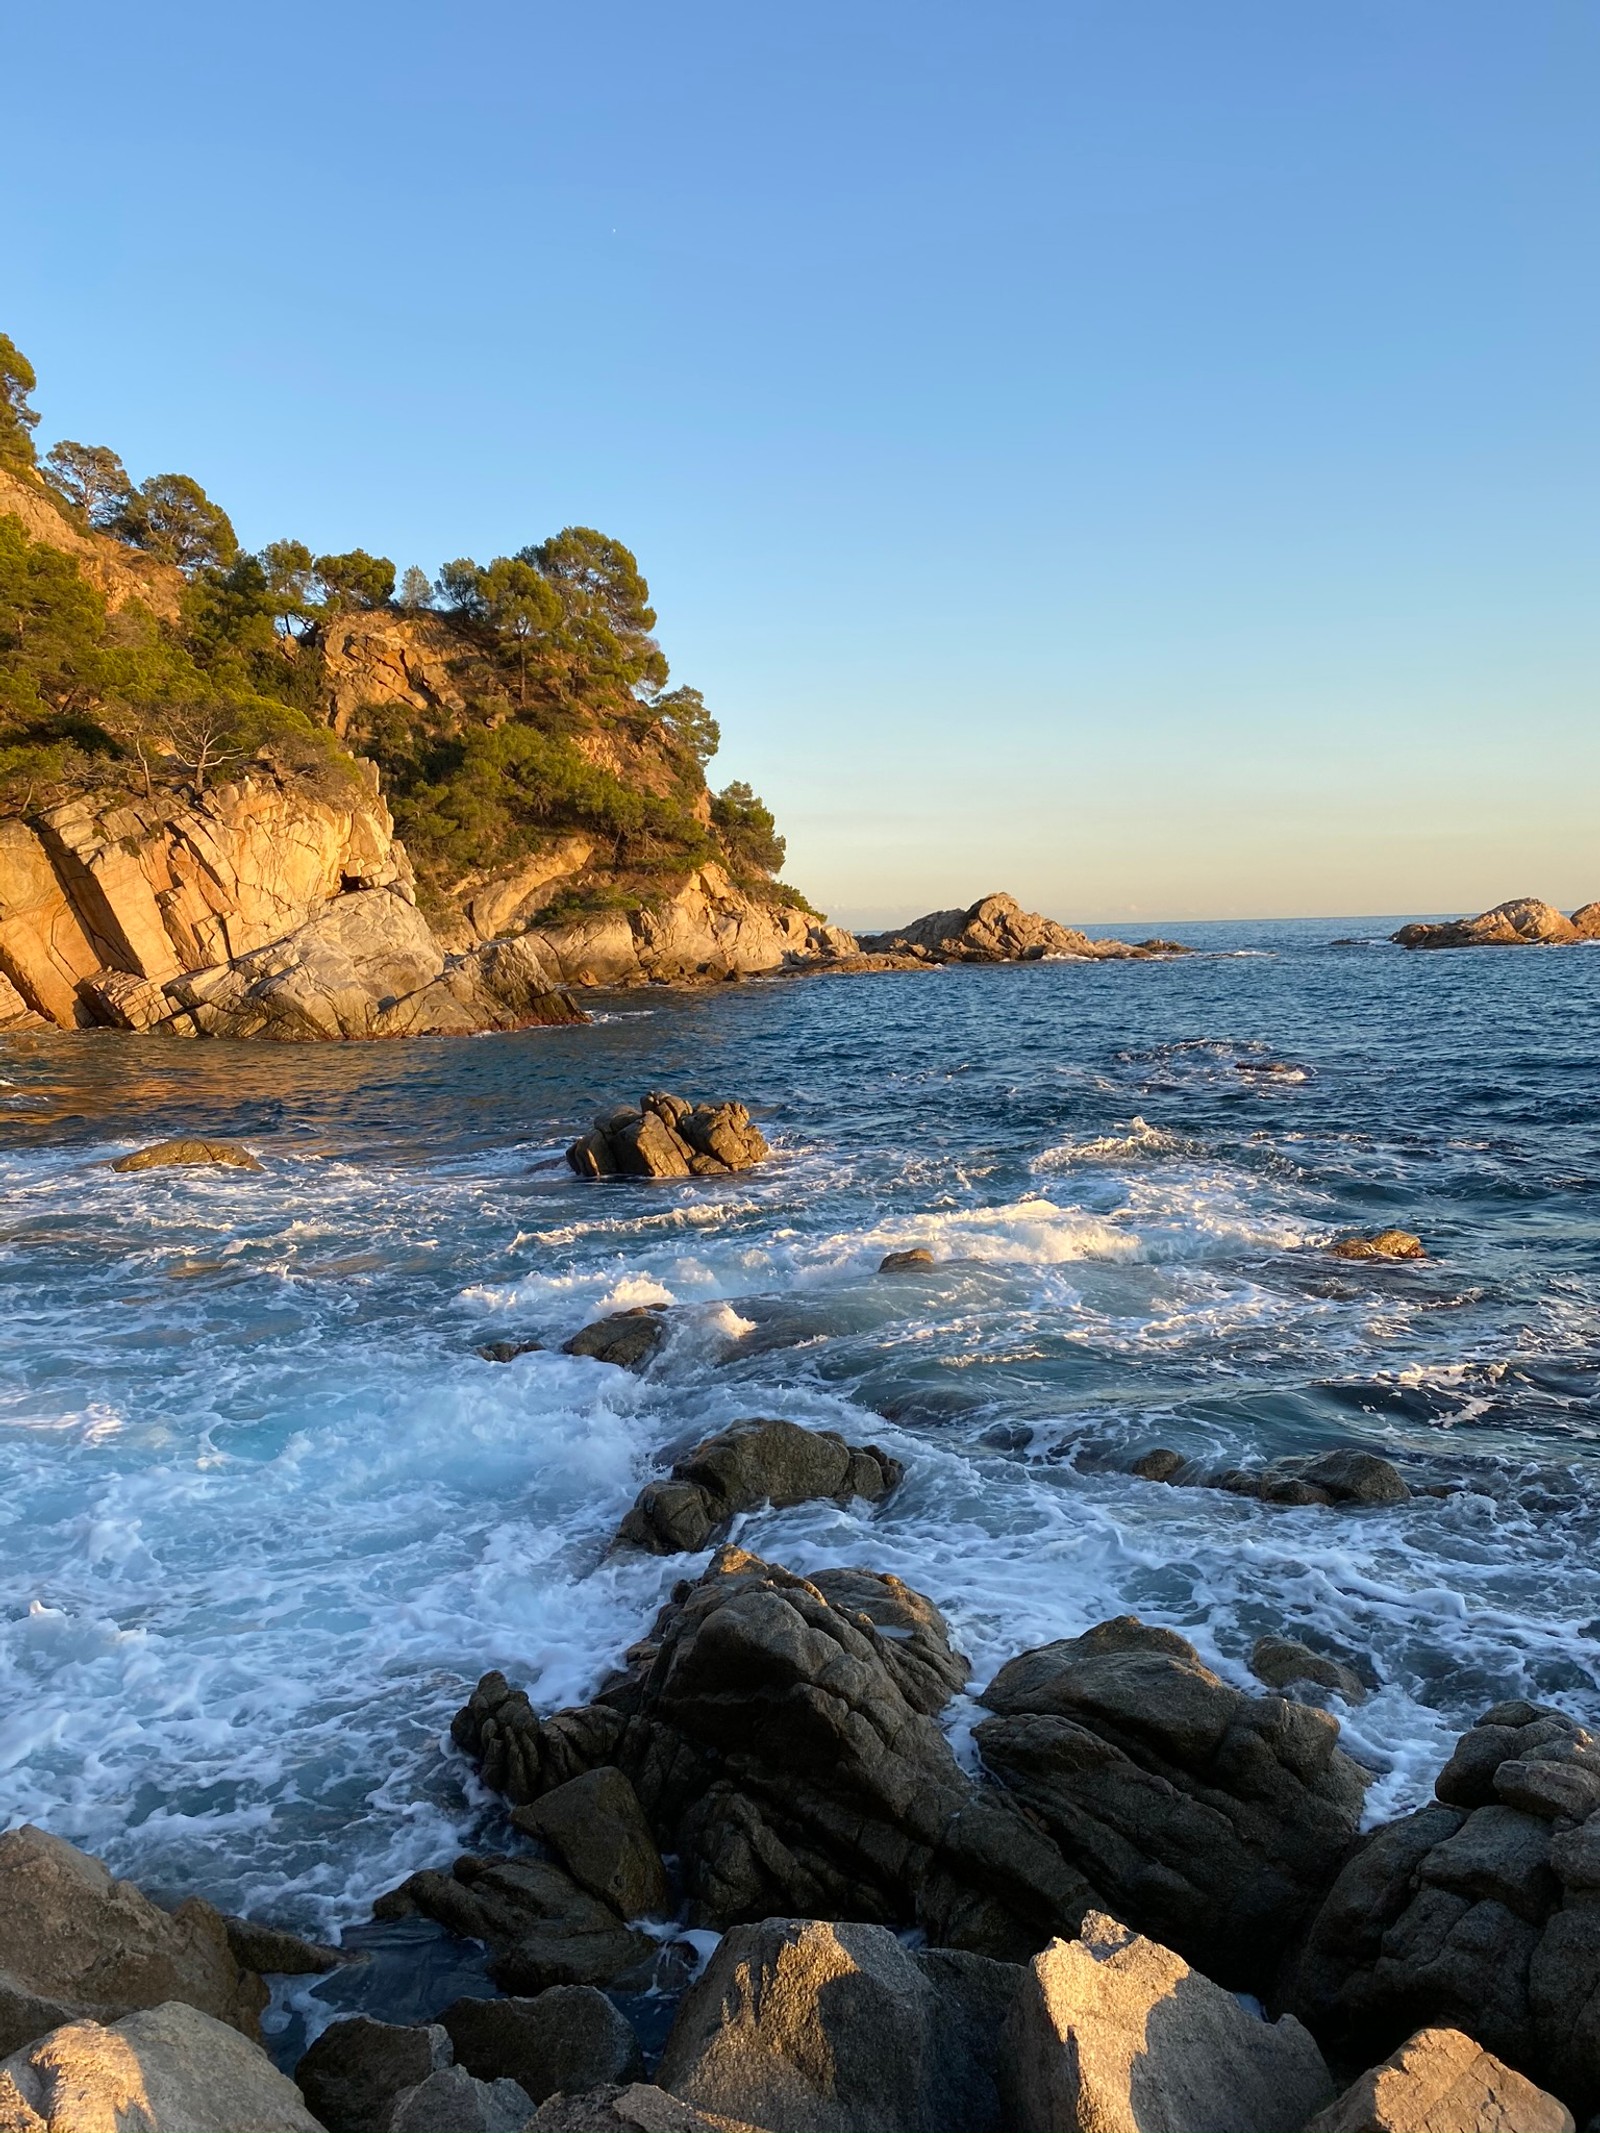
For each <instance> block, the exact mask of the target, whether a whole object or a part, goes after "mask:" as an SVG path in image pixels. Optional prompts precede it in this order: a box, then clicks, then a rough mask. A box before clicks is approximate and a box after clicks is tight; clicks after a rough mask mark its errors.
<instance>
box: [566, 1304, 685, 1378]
mask: <svg viewBox="0 0 1600 2133" xmlns="http://www.w3.org/2000/svg"><path fill="white" fill-rule="evenodd" d="M666 1335H667V1325H666V1320H665V1319H664V1318H663V1317H662V1316H661V1313H660V1312H659V1311H657V1310H655V1309H654V1308H653V1307H652V1306H651V1305H649V1304H636V1305H635V1306H634V1308H633V1309H632V1310H631V1311H614V1312H613V1313H612V1314H611V1316H610V1317H609V1318H597V1319H596V1320H595V1322H594V1324H593V1325H590V1326H585V1327H584V1328H583V1330H582V1332H581V1333H574V1334H573V1336H572V1338H571V1340H569V1341H563V1342H562V1343H561V1352H562V1354H563V1355H586V1356H589V1357H590V1358H591V1359H592V1360H593V1361H594V1362H597V1363H615V1364H616V1365H617V1367H618V1368H619V1369H621V1370H642V1369H643V1368H644V1366H645V1364H646V1363H648V1362H649V1360H650V1358H651V1356H653V1355H654V1354H655V1352H656V1350H657V1349H658V1348H659V1347H660V1346H661V1343H662V1342H663V1341H664V1340H665V1339H666Z"/></svg>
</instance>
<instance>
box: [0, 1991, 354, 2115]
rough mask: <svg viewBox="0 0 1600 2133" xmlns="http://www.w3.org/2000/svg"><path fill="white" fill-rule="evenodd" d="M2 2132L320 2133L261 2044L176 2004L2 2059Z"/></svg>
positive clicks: (55, 2037)
mask: <svg viewBox="0 0 1600 2133" xmlns="http://www.w3.org/2000/svg"><path fill="white" fill-rule="evenodd" d="M0 2126H3V2127H4V2128H5V2133H212V2129H217V2133H222V2129H226V2133H323V2129H322V2127H321V2125H320V2124H319V2122H318V2121H317V2120H316V2119H315V2118H313V2117H312V2115H311V2113H310V2112H309V2111H308V2110H307V2109H306V2105H305V2101H304V2099H303V2097H302V2096H301V2094H300V2091H299V2090H298V2089H297V2088H296V2087H295V2085H294V2083H293V2082H292V2081H291V2080H289V2078H288V2076H287V2075H285V2074H280V2073H279V2072H278V2069H277V2068H276V2067H275V2066H274V2065H273V2063H272V2061H271V2060H270V2059H269V2058H268V2057H267V2055H266V2053H265V2052H264V2051H262V2050H261V2049H260V2047H259V2046H258V2045H255V2044H251V2043H249V2042H248V2041H247V2040H246V2039H245V2038H244V2037H242V2036H240V2035H239V2033H238V2031H237V2030H235V2029H231V2028H229V2027H228V2026H227V2025H226V2024H225V2023H222V2022H218V2021H215V2020H213V2018H212V2017H211V2016H210V2015H207V2014H202V2013H201V2012H200V2010H199V2009H198V2008H197V2007H191V2006H189V2005H188V2004H187V2003H185V2002H183V2001H180V2000H168V2001H165V2002H163V2003H162V2004H161V2005H160V2006H158V2007H148V2008H141V2009H140V2010H139V2011H138V2012H137V2013H135V2014H130V2015H124V2016H123V2017H122V2019H121V2020H120V2021H118V2022H113V2023H111V2024H110V2025H109V2026H106V2027H102V2025H101V2024H100V2023H98V2022H87V2021H86V2022H74V2023H72V2024H71V2025H69V2026H68V2027H66V2028H64V2029H56V2030H52V2031H51V2033H50V2034H49V2036H47V2037H39V2038H36V2039H35V2040H34V2041H33V2042H32V2043H30V2044H28V2045H25V2046H24V2047H23V2049H22V2050H21V2051H18V2052H13V2053H12V2055H11V2057H10V2058H9V2059H7V2060H6V2061H5V2063H4V2064H3V2065H0Z"/></svg>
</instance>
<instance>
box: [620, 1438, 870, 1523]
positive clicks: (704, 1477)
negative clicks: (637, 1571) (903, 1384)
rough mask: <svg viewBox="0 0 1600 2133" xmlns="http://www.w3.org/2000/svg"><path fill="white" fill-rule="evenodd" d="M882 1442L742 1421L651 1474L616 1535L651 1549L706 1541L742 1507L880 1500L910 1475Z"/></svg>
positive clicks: (777, 1507) (755, 1508) (778, 1508)
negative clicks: (666, 1470)
mask: <svg viewBox="0 0 1600 2133" xmlns="http://www.w3.org/2000/svg"><path fill="white" fill-rule="evenodd" d="M904 1475H905V1469H904V1468H903V1467H902V1466H901V1464H900V1462H899V1460H898V1459H895V1458H892V1457H891V1456H890V1454H889V1453H888V1452H885V1451H880V1449H879V1448H878V1446H877V1445H875V1444H847V1443H846V1442H845V1440H844V1438H843V1437H841V1436H840V1435H839V1433H838V1432H837V1430H831V1429H802V1428H801V1427H800V1425H799V1423H797V1422H761V1421H752V1422H735V1423H734V1424H733V1425H732V1426H731V1427H730V1428H728V1429H725V1430H720V1431H719V1432H718V1433H717V1435H716V1436H714V1437H707V1438H706V1440H705V1441H704V1443H702V1444H697V1445H696V1446H695V1448H694V1450H693V1451H692V1452H687V1453H685V1455H684V1457H683V1458H681V1459H680V1460H678V1461H677V1463H676V1464H675V1465H674V1467H673V1469H672V1473H671V1476H670V1477H669V1478H668V1479H667V1480H665V1481H651V1482H647V1483H646V1484H645V1486H644V1488H643V1489H641V1491H640V1492H639V1499H638V1501H637V1503H635V1505H634V1507H633V1509H632V1510H631V1511H630V1512H629V1513H628V1515H627V1517H626V1518H624V1520H623V1521H622V1524H621V1526H620V1527H619V1528H618V1529H617V1540H618V1542H619V1543H623V1544H625V1545H627V1546H629V1547H633V1548H643V1549H644V1550H646V1552H647V1553H649V1554H651V1555H675V1554H678V1553H681V1552H692V1551H693V1550H695V1549H699V1548H704V1547H705V1546H706V1545H707V1543H708V1542H709V1541H710V1540H711V1539H712V1537H713V1536H714V1535H715V1534H716V1533H717V1531H718V1529H719V1527H722V1526H725V1525H726V1524H727V1522H728V1521H729V1519H731V1518H733V1517H734V1516H735V1515H736V1514H737V1513H738V1512H740V1511H754V1510H757V1509H758V1508H759V1507H760V1506H761V1505H762V1504H768V1503H770V1504H771V1505H772V1506H773V1508H774V1509H775V1510H782V1509H783V1508H785V1507H786V1506H787V1505H789V1504H797V1503H809V1502H811V1501H813V1500H815V1499H816V1498H819V1497H830V1496H831V1497H834V1498H836V1499H837V1500H838V1501H840V1502H841V1503H842V1502H844V1501H845V1500H846V1499H847V1498H849V1497H851V1496H860V1497H862V1498H864V1499H865V1501H866V1502H868V1503H876V1502H877V1501H878V1500H879V1498H880V1497H883V1496H886V1495H887V1494H888V1493H889V1491H890V1490H891V1489H893V1488H897V1487H898V1486H899V1484H900V1482H901V1481H902V1479H903V1478H904Z"/></svg>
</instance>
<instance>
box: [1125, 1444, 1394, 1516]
mask: <svg viewBox="0 0 1600 2133" xmlns="http://www.w3.org/2000/svg"><path fill="white" fill-rule="evenodd" d="M1146 1478H1148V1479H1151V1480H1158V1481H1160V1480H1165V1481H1177V1480H1179V1479H1181V1478H1182V1477H1180V1476H1178V1475H1176V1474H1165V1475H1161V1474H1157V1475H1150V1476H1147V1477H1146ZM1196 1485H1197V1486H1199V1487H1201V1488H1208V1489H1223V1490H1225V1491H1226V1492H1227V1493H1228V1495H1230V1496H1253V1497H1255V1498H1256V1499H1257V1500H1258V1501H1259V1502H1261V1503H1270V1504H1278V1505H1281V1506H1293V1505H1302V1504H1340V1505H1345V1506H1350V1505H1382V1504H1396V1503H1404V1502H1405V1501H1406V1499H1407V1498H1408V1497H1409V1496H1410V1495H1411V1493H1412V1492H1411V1489H1410V1487H1409V1485H1408V1483H1407V1482H1406V1479H1405V1476H1404V1475H1403V1474H1402V1473H1401V1472H1400V1469H1399V1468H1398V1467H1397V1466H1395V1465H1394V1464H1393V1462H1392V1461H1390V1460H1388V1459H1382V1458H1380V1457H1379V1456H1378V1454H1377V1453H1376V1452H1363V1451H1356V1450H1352V1449H1346V1450H1342V1451H1336V1452H1326V1453H1323V1454H1321V1455H1320V1456H1318V1457H1315V1458H1308V1457H1301V1458H1291V1459H1276V1460H1274V1461H1273V1463H1272V1465H1271V1466H1253V1467H1247V1466H1234V1467H1225V1468H1224V1469H1223V1471H1222V1472H1221V1473H1219V1474H1211V1475H1208V1476H1205V1477H1203V1478H1201V1479H1199V1480H1198V1482H1197V1484H1196Z"/></svg>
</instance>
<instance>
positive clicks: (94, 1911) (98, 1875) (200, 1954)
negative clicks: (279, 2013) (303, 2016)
mask: <svg viewBox="0 0 1600 2133" xmlns="http://www.w3.org/2000/svg"><path fill="white" fill-rule="evenodd" d="M0 1980H3V1986H0V2018H3V2019H4V2020H5V2021H6V2022H7V2024H8V2026H10V2025H13V2024H14V2023H15V2022H16V2021H17V2020H18V2019H21V2018H23V2014H24V2008H25V2005H26V2003H27V2002H28V2001H29V2000H30V1999H31V2000H33V2001H34V2002H35V2004H36V2005H37V2004H38V2003H48V2004H49V2005H50V2006H51V2007H52V2008H54V2009H56V2010H58V2011H61V2012H64V2013H66V2014H67V2015H68V2016H69V2017H70V2018H76V2017H78V2016H80V2015H88V2016H93V2017H94V2018H95V2019H96V2020H98V2021H102V2022H106V2021H113V2020H115V2019H116V2018H117V2017H118V2016H120V2015H124V2014H128V2013H131V2012H132V2011H134V2010H135V2009H138V2008H144V2007H157V2006H160V2005H162V2004H163V2003H164V2002H165V2001H168V2000H182V2001H185V2002H187V2004H188V2005H190V2006H191V2007H197V2008H198V2009H199V2010H200V2011H201V2013H202V2014H207V2015H213V2016H215V2017H216V2018H217V2020H219V2021H222V2022H226V2023H229V2024H231V2026H232V2027H233V2028H235V2029H237V2030H238V2031H239V2032H240V2033H241V2034H242V2035H244V2036H246V2037H250V2038H252V2039H253V2038H255V2037H256V2036H257V2035H258V2034H259V2019H258V2018H259V2016H260V2013H261V2010H262V2008H263V2007H265V2005H266V2004H267V1989H266V1987H265V1986H264V1985H263V1984H262V1982H261V1980H260V1978H258V1977H257V1976H256V1975H255V1974H254V1973H253V1972H252V1971H250V1970H247V1969H245V1968H243V1967H242V1966H241V1964H240V1963H239V1961H238V1959H237V1958H236V1956H235V1955H234V1952H233V1949H232V1948H231V1946H230V1945H229V1935H228V1928H227V1924H226V1922H225V1921H224V1919H223V1917H222V1914H221V1913H220V1912H219V1911H214V1910H213V1909H212V1907H211V1905H210V1904H208V1903H204V1902H202V1901H201V1900H200V1899H199V1898H198V1897H191V1898H190V1899H189V1900H188V1901H187V1902H186V1903H182V1904H180V1905H179V1906H178V1908H177V1909H176V1910H175V1911H173V1912H170V1913H169V1912H166V1911H163V1910H161V1909H159V1908H158V1907H157V1906H156V1905H155V1904H153V1903H152V1902H151V1901H150V1899H149V1897H148V1896H146V1895H144V1894H143V1893H142V1892H141V1891H140V1890H139V1889H137V1888H135V1887H134V1885H133V1883H132V1882H131V1881H116V1880H113V1879H112V1876H111V1874H110V1873H109V1872H108V1870H107V1869H106V1868H105V1867H104V1866H103V1865H102V1864H101V1863H100V1861H99V1860H98V1859H93V1858H91V1857H90V1856H89V1855H88V1853H87V1852H80V1851H78V1850H77V1849H76V1848H75V1846H73V1845H71V1844H68V1843H66V1842H65V1841H64V1840H63V1839H62V1838H60V1837H52V1836H49V1835H47V1834H46V1833H45V1831H44V1830H42V1829H35V1828H33V1827H32V1826H31V1825H30V1824H24V1825H23V1827H22V1828H20V1829H13V1830H9V1831H7V1833H6V1834H5V1835H4V1836H0ZM13 2034H14V2030H13ZM34 2034H35V2035H37V2034H38V2032H37V2031H35V2032H34ZM19 2041H20V2040H19Z"/></svg>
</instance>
